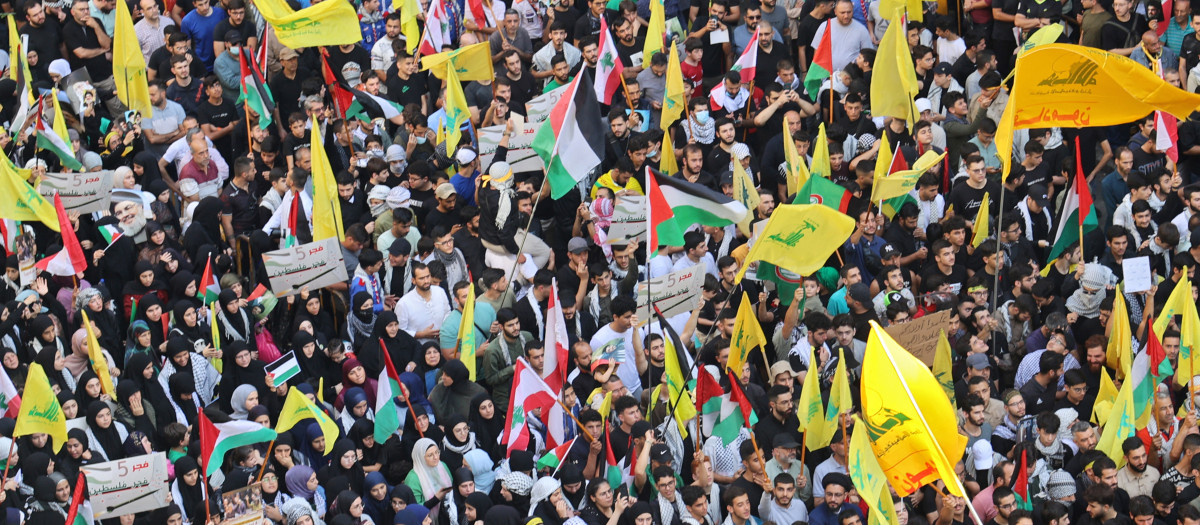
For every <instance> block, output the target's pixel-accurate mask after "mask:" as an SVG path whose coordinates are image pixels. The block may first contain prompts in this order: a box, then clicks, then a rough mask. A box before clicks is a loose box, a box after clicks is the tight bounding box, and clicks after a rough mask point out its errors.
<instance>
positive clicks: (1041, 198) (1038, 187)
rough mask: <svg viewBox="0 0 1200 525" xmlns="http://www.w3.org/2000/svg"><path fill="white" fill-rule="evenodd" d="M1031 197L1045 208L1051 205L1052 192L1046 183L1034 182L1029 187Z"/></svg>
mask: <svg viewBox="0 0 1200 525" xmlns="http://www.w3.org/2000/svg"><path fill="white" fill-rule="evenodd" d="M1029 198H1031V199H1033V202H1036V203H1037V205H1038V206H1041V207H1043V208H1045V207H1046V206H1049V205H1050V192H1049V191H1047V189H1046V185H1045V184H1034V185H1033V186H1030V187H1029Z"/></svg>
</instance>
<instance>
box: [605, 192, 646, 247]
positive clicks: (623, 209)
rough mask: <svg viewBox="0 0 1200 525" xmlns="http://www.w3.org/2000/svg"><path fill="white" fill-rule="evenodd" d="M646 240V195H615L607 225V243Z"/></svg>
mask: <svg viewBox="0 0 1200 525" xmlns="http://www.w3.org/2000/svg"><path fill="white" fill-rule="evenodd" d="M634 238H636V239H637V240H639V241H643V242H644V241H645V240H646V197H645V196H642V195H626V196H624V197H617V203H616V205H614V206H613V214H612V221H611V224H610V225H609V227H608V243H609V244H628V243H629V240H630V239H634Z"/></svg>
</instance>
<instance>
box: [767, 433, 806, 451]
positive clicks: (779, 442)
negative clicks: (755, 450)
mask: <svg viewBox="0 0 1200 525" xmlns="http://www.w3.org/2000/svg"><path fill="white" fill-rule="evenodd" d="M771 445H772V446H773V447H774V448H800V444H799V443H797V442H796V440H795V439H794V438H792V435H791V434H788V433H783V434H779V435H777V436H775V440H774V441H773V442H772V443H771Z"/></svg>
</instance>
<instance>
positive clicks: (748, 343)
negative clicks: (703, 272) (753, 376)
mask: <svg viewBox="0 0 1200 525" xmlns="http://www.w3.org/2000/svg"><path fill="white" fill-rule="evenodd" d="M756 346H757V347H759V348H766V346H767V336H765V335H763V331H762V325H760V324H758V316H756V315H755V312H754V305H752V304H750V295H749V294H747V293H746V292H744V291H743V292H742V304H741V305H740V306H738V312H737V318H736V319H734V320H733V339H732V340H730V341H729V361H727V362H726V363H725V368H727V369H729V370H733V373H734V374H736V375H737V376H738V377H741V375H742V363H745V362H746V358H747V356H749V355H750V350H752V349H753V348H754V347H756ZM764 352H765V350H764ZM764 357H765V354H764Z"/></svg>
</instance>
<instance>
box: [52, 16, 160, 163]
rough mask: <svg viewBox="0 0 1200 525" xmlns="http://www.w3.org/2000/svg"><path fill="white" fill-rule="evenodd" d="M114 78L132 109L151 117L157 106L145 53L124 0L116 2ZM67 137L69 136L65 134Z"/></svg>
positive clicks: (121, 98) (65, 138) (122, 100)
mask: <svg viewBox="0 0 1200 525" xmlns="http://www.w3.org/2000/svg"><path fill="white" fill-rule="evenodd" d="M112 54H113V58H112V66H113V68H112V69H113V81H114V82H116V84H117V98H118V99H120V100H121V102H123V103H124V104H125V105H126V106H129V109H133V110H137V111H140V112H141V113H142V117H144V118H150V116H151V114H153V112H154V106H153V105H152V104H150V86H149V85H148V84H146V55H144V54H142V46H141V45H139V44H138V38H137V33H134V30H133V18H132V17H130V16H129V7H128V6H127V5H126V4H125V2H120V1H118V2H117V18H116V23H115V27H114V28H113V39H112ZM62 138H63V140H67V136H66V135H63V136H62Z"/></svg>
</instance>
